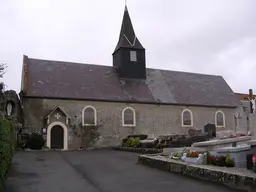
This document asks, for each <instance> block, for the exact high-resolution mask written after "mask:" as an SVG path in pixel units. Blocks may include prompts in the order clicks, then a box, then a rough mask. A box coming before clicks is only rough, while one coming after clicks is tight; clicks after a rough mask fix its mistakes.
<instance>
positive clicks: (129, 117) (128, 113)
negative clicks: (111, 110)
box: [122, 107, 136, 127]
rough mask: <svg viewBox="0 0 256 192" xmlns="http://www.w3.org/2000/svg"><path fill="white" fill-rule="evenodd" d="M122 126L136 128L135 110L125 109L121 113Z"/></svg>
mask: <svg viewBox="0 0 256 192" xmlns="http://www.w3.org/2000/svg"><path fill="white" fill-rule="evenodd" d="M122 125H123V126H130V127H131V126H132V127H134V126H136V114H135V110H134V109H133V108H131V107H126V108H124V110H123V111H122Z"/></svg>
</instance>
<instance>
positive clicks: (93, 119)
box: [82, 106, 97, 126]
mask: <svg viewBox="0 0 256 192" xmlns="http://www.w3.org/2000/svg"><path fill="white" fill-rule="evenodd" d="M96 124H97V113H96V109H95V108H94V107H93V106H86V107H85V108H84V109H83V111H82V125H83V126H85V125H96Z"/></svg>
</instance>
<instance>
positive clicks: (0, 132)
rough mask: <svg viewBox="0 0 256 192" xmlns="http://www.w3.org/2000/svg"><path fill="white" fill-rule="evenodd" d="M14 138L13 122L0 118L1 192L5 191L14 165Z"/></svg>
mask: <svg viewBox="0 0 256 192" xmlns="http://www.w3.org/2000/svg"><path fill="white" fill-rule="evenodd" d="M14 138H15V137H14V127H13V124H12V122H11V121H9V120H7V119H6V118H4V117H0V192H1V191H3V184H4V181H5V179H6V176H7V173H8V170H9V168H10V167H11V164H12V157H13V153H14V143H15V140H14Z"/></svg>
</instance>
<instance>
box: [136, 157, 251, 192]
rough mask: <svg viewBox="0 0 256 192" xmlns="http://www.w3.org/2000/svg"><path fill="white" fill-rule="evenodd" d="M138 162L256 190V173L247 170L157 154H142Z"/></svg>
mask: <svg viewBox="0 0 256 192" xmlns="http://www.w3.org/2000/svg"><path fill="white" fill-rule="evenodd" d="M138 163H139V164H143V165H147V166H150V167H153V168H158V169H161V170H165V171H169V172H172V173H179V174H182V175H184V176H189V177H194V178H198V179H201V180H208V181H212V182H216V183H219V184H223V185H226V186H228V187H231V188H233V189H241V190H247V191H248V192H255V191H256V173H253V172H249V171H247V170H242V169H240V170H239V169H236V168H226V167H215V166H209V165H197V164H187V163H185V162H182V161H177V160H172V159H168V158H166V157H161V156H157V155H140V156H139V157H138Z"/></svg>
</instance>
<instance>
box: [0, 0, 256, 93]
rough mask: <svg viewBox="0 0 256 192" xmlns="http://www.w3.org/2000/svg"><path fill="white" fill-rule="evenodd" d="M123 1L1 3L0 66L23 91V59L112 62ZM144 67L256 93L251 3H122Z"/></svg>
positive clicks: (255, 6)
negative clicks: (214, 78) (206, 77)
mask: <svg viewBox="0 0 256 192" xmlns="http://www.w3.org/2000/svg"><path fill="white" fill-rule="evenodd" d="M124 1H125V0H72V1H71V0H0V29H1V30H0V45H1V48H0V63H6V64H8V69H7V73H6V74H5V76H4V79H3V80H4V82H5V83H6V84H7V86H8V87H7V89H14V90H16V91H18V92H19V91H20V80H21V68H22V58H23V54H25V55H28V57H31V58H41V59H49V60H61V61H72V62H82V63H91V64H100V65H112V55H111V54H112V52H113V50H114V48H115V46H116V44H117V41H118V37H119V32H120V28H121V21H122V17H123V11H124ZM127 2H128V3H127V4H128V10H129V13H130V16H131V19H132V22H133V26H134V28H135V32H136V35H137V37H138V38H139V40H140V41H141V43H142V44H143V46H144V47H145V48H146V57H147V67H149V68H159V69H169V70H178V71H187V72H197V73H206V74H214V75H222V76H223V77H224V78H225V80H226V81H227V82H228V84H229V85H230V87H231V88H232V89H233V90H234V91H235V92H245V93H247V92H248V89H249V88H252V89H253V90H254V92H255V93H256V75H255V74H256V11H255V10H256V1H255V0H127Z"/></svg>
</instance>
